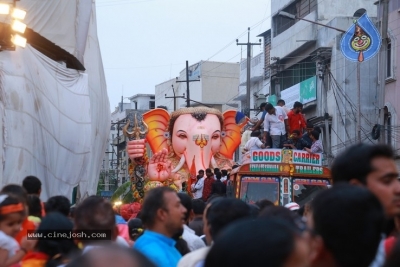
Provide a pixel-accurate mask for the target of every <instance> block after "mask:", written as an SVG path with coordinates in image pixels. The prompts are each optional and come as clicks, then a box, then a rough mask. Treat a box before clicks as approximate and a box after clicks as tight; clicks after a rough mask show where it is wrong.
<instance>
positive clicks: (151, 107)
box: [149, 101, 156, 109]
mask: <svg viewBox="0 0 400 267" xmlns="http://www.w3.org/2000/svg"><path fill="white" fill-rule="evenodd" d="M155 107H156V102H155V101H149V109H154V108H155Z"/></svg>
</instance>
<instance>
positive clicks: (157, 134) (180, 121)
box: [143, 107, 247, 173]
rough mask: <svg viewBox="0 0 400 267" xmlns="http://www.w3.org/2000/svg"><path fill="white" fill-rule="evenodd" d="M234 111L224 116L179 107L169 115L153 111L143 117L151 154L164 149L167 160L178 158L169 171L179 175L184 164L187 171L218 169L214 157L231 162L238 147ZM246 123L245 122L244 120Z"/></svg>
mask: <svg viewBox="0 0 400 267" xmlns="http://www.w3.org/2000/svg"><path fill="white" fill-rule="evenodd" d="M235 117H236V111H235V110H229V111H226V112H224V113H222V112H220V111H219V110H217V109H213V108H207V107H190V108H182V109H179V110H177V111H174V112H172V113H171V115H169V114H168V112H167V111H165V110H163V109H155V110H152V111H149V112H147V113H146V114H144V115H143V119H144V120H145V122H146V123H147V125H148V126H149V132H148V134H147V136H146V139H147V141H148V143H149V144H150V147H151V149H152V151H153V152H154V153H156V152H158V151H161V149H163V148H167V149H168V151H169V157H176V158H179V162H178V163H177V164H176V165H175V166H173V170H172V172H173V173H175V172H178V171H179V170H180V169H182V168H183V167H184V165H185V163H186V165H187V167H188V169H189V170H194V169H195V170H196V172H198V171H199V170H200V169H203V170H205V169H207V168H216V167H218V165H217V162H216V160H215V156H216V155H217V154H218V155H222V156H223V157H225V158H228V159H231V158H232V157H233V153H234V151H235V150H236V148H237V147H238V146H239V145H240V139H241V134H240V130H241V128H242V127H243V125H238V124H237V123H236V118H235ZM246 122H247V121H246Z"/></svg>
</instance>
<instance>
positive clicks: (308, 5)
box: [273, 0, 317, 37]
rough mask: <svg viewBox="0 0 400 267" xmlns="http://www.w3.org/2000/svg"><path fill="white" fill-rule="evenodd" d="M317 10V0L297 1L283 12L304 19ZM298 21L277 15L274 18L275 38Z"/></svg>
mask: <svg viewBox="0 0 400 267" xmlns="http://www.w3.org/2000/svg"><path fill="white" fill-rule="evenodd" d="M315 10H317V0H297V1H295V2H294V3H293V4H291V5H289V6H288V7H286V8H285V9H283V10H282V11H284V12H287V13H289V14H293V15H296V17H298V18H304V17H305V16H307V15H308V14H310V13H311V12H313V11H315ZM296 22H297V21H296V20H294V19H290V18H287V17H283V16H279V15H276V16H275V17H274V18H273V29H274V37H275V36H277V35H279V34H281V33H282V32H284V31H286V30H287V29H289V28H290V27H292V26H293V25H294V24H295V23H296Z"/></svg>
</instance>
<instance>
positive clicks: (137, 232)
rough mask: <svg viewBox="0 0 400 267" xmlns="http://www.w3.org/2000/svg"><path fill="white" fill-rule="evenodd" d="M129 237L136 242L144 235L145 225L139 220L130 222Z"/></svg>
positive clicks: (135, 219)
mask: <svg viewBox="0 0 400 267" xmlns="http://www.w3.org/2000/svg"><path fill="white" fill-rule="evenodd" d="M128 228H129V237H130V239H131V240H132V241H133V242H134V241H136V239H138V238H139V237H140V236H141V235H142V234H143V223H142V220H141V219H139V218H134V219H130V220H129V221H128Z"/></svg>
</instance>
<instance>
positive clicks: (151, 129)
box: [143, 108, 170, 153]
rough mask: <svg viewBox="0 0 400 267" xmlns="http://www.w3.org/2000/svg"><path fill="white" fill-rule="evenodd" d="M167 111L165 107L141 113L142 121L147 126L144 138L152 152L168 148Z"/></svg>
mask: <svg viewBox="0 0 400 267" xmlns="http://www.w3.org/2000/svg"><path fill="white" fill-rule="evenodd" d="M169 119H170V116H169V113H168V111H166V110H165V109H162V108H156V109H153V110H150V111H149V112H146V113H144V114H143V121H144V122H145V123H146V124H147V126H148V133H147V135H146V140H147V142H148V143H149V145H150V147H151V150H152V151H153V153H157V152H159V151H161V150H162V149H163V148H166V149H168V144H167V140H168V137H169V135H168V132H167V130H168V123H169Z"/></svg>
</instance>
